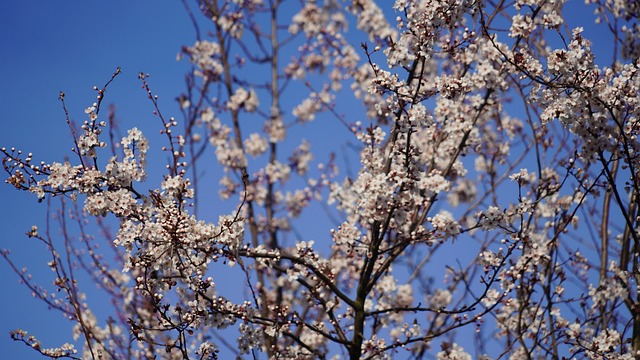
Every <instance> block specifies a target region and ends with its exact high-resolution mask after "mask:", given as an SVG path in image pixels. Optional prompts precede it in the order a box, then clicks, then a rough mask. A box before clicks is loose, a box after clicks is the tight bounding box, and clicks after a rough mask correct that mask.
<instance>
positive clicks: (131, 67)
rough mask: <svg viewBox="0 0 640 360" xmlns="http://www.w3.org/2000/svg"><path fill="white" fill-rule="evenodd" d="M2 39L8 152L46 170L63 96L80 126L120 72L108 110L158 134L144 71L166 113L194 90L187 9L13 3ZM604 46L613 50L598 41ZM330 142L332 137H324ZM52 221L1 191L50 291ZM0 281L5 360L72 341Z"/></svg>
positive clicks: (1, 18)
mask: <svg viewBox="0 0 640 360" xmlns="http://www.w3.org/2000/svg"><path fill="white" fill-rule="evenodd" d="M571 15H572V16H574V17H575V18H578V17H579V16H578V14H571ZM592 34H597V32H594V33H592ZM587 37H589V34H588V33H587ZM0 39H1V45H2V49H3V53H4V54H5V55H4V56H2V57H0V65H1V67H0V69H1V70H0V72H1V74H2V81H3V84H2V85H3V86H0V105H1V106H0V119H1V120H0V121H1V123H2V124H3V129H2V131H0V146H5V147H12V146H14V147H16V148H19V149H22V150H23V151H25V152H33V153H34V155H35V157H34V158H35V159H37V160H38V161H39V160H44V161H47V162H49V161H61V160H62V159H63V156H64V155H65V154H66V155H70V154H71V152H70V147H71V142H70V138H69V131H68V127H67V125H66V124H65V121H64V120H65V118H64V113H63V111H62V108H61V104H60V102H59V101H58V94H59V91H61V90H62V91H64V92H65V94H66V101H67V106H68V108H69V110H70V111H71V117H72V119H76V120H77V121H81V120H83V119H84V116H85V115H84V113H83V110H84V109H85V108H86V107H87V106H89V105H90V104H91V103H92V102H93V101H94V99H95V93H94V92H93V91H92V87H93V85H97V86H102V85H103V84H104V83H105V82H106V81H107V80H108V79H109V77H110V76H111V74H112V73H113V71H114V70H115V69H116V67H118V66H120V67H121V68H122V71H123V73H122V75H120V76H119V77H118V79H117V81H115V82H114V83H113V84H112V85H111V86H110V87H109V89H108V92H107V98H106V100H105V104H106V105H108V104H110V103H115V104H116V106H117V108H118V117H119V118H120V119H121V120H122V121H123V123H124V125H123V127H130V126H138V127H141V128H146V129H157V125H158V123H157V120H156V119H155V118H154V117H153V116H152V114H151V110H152V109H151V107H150V103H149V102H148V101H147V100H146V94H145V93H144V91H143V90H141V89H140V82H139V81H138V79H137V74H138V72H139V71H144V72H146V73H150V74H151V78H150V82H151V84H152V86H153V90H154V92H155V93H157V94H159V95H160V97H161V100H162V101H164V103H163V108H164V109H166V110H168V112H169V113H171V112H173V115H177V114H178V111H177V108H176V107H175V105H174V103H175V102H174V101H173V99H174V97H175V96H177V95H178V94H179V93H180V92H181V91H183V89H184V81H183V79H184V73H185V71H186V69H187V66H186V64H185V63H179V62H177V61H176V54H177V53H178V52H179V50H180V47H181V46H182V45H189V44H191V43H192V42H193V41H194V39H195V33H194V30H193V27H192V25H191V22H190V20H189V18H188V16H187V13H186V12H185V11H184V8H183V5H182V2H180V1H168V0H164V1H154V2H151V1H140V0H138V1H123V0H111V1H100V2H98V1H87V0H84V1H80V0H67V1H51V0H49V1H44V0H37V1H4V2H0ZM596 45H598V46H602V45H608V44H606V43H605V42H604V41H602V42H600V43H598V41H597V40H596ZM104 110H106V109H103V111H104ZM336 126H338V125H336ZM340 131H342V129H340ZM326 134H328V132H327V131H326V130H325V132H322V133H320V135H318V136H326ZM312 149H313V147H312ZM316 149H317V147H316ZM325 150H326V149H325ZM320 160H322V159H320ZM353 165H355V164H353ZM1 178H2V179H3V180H4V178H5V176H1ZM45 214H46V206H45V204H44V203H43V204H38V203H37V201H36V199H35V197H34V196H33V195H31V194H27V193H22V192H18V191H15V190H14V189H12V188H11V187H10V186H9V185H6V184H0V225H2V231H1V232H0V248H10V249H12V251H13V254H14V255H13V258H14V259H15V260H16V262H17V263H18V264H20V265H24V266H26V267H28V268H29V270H30V272H32V273H33V274H34V276H35V278H36V279H40V282H41V283H42V284H43V285H49V284H50V279H51V275H52V274H51V272H50V271H49V270H48V268H47V267H46V261H48V260H49V258H48V254H47V252H46V251H45V250H44V249H43V247H42V245H41V244H40V243H37V242H36V241H35V240H33V239H28V238H27V237H26V236H25V235H24V233H25V232H27V231H28V230H29V229H30V228H31V226H32V225H34V224H37V225H39V226H40V227H41V228H43V227H44V219H45ZM308 224H309V225H310V228H315V227H318V226H319V224H318V223H317V222H309V223H308ZM53 229H54V231H55V226H54V228H53ZM305 230H306V231H309V228H306V227H305ZM54 234H55V233H54ZM318 236H320V235H318ZM0 274H1V275H2V276H0V286H1V287H2V289H3V292H2V293H3V294H4V295H3V296H0V349H1V350H0V351H2V355H1V357H2V358H7V359H32V358H33V359H36V358H39V357H38V356H36V353H35V352H33V351H32V350H30V349H27V348H26V347H25V346H23V345H21V344H19V343H14V342H13V341H11V340H10V339H9V331H10V330H12V329H15V328H23V329H26V330H29V331H30V332H31V333H33V334H34V335H36V336H37V337H39V338H40V339H41V340H43V346H44V347H53V346H57V345H60V344H62V343H64V342H66V341H68V340H69V335H70V330H69V324H70V323H68V322H66V321H65V320H64V319H61V317H60V315H59V314H58V313H55V312H52V311H48V310H47V308H46V306H44V305H43V304H42V303H40V302H39V301H36V300H34V299H33V298H32V297H31V296H30V292H29V291H28V290H27V289H26V288H25V287H24V286H21V285H20V284H18V282H17V277H16V276H15V275H14V274H13V273H12V271H11V269H10V268H9V266H8V265H7V264H6V262H4V261H0Z"/></svg>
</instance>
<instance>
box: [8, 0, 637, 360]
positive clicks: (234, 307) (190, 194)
mask: <svg viewBox="0 0 640 360" xmlns="http://www.w3.org/2000/svg"><path fill="white" fill-rule="evenodd" d="M568 6H569V5H565V4H564V2H563V1H559V0H516V1H515V2H504V1H488V0H476V1H474V0H429V1H427V0H421V1H419V0H416V1H411V0H396V1H395V3H394V4H392V6H391V4H386V3H383V2H380V3H379V4H378V3H376V2H374V1H371V0H353V1H339V0H326V1H325V0H323V1H312V0H309V1H300V2H291V1H280V0H268V1H267V0H233V1H223V0H201V1H199V2H197V3H196V4H194V6H192V8H193V9H194V10H195V9H196V8H197V9H198V10H199V11H193V13H190V15H191V16H192V17H193V22H194V26H195V27H196V30H197V34H198V38H197V40H196V41H195V43H194V44H193V45H191V46H185V47H184V48H183V49H182V51H181V53H180V55H179V57H180V59H181V60H182V61H188V62H189V63H190V64H191V66H192V71H191V72H189V73H188V74H187V84H188V86H187V89H186V90H185V92H184V93H182V94H179V96H178V98H177V101H178V102H179V104H180V108H181V109H182V113H181V114H177V115H176V116H174V117H169V116H167V115H165V114H164V112H163V111H162V107H163V104H162V103H161V102H160V101H159V100H158V97H157V96H156V95H155V94H154V93H153V92H152V87H151V86H152V85H151V83H152V82H151V81H150V80H149V75H147V74H143V73H141V74H140V75H139V78H140V81H141V83H142V86H143V88H144V89H145V91H146V92H147V95H148V98H149V101H150V105H151V106H153V109H154V114H155V115H156V116H157V119H158V120H157V121H158V122H157V124H158V128H159V131H160V135H161V136H162V139H163V140H162V141H163V142H164V144H163V145H158V144H157V143H153V144H152V143H151V142H150V141H149V140H148V138H147V137H145V135H144V134H143V133H142V132H141V131H140V130H139V129H137V128H131V129H130V130H128V131H127V132H126V134H124V136H123V137H122V139H117V138H116V137H115V134H116V132H115V131H114V127H113V123H114V118H115V115H114V113H113V111H111V112H108V114H106V115H105V112H107V110H104V109H103V108H104V105H103V100H104V99H105V91H106V89H107V88H108V86H109V84H110V83H111V82H112V81H117V77H118V75H119V73H120V69H118V70H116V72H115V73H114V74H113V76H112V78H111V79H110V80H109V81H108V82H107V83H106V85H105V86H104V87H96V88H95V89H94V90H95V91H96V92H97V101H96V103H94V104H92V105H90V106H89V107H88V108H87V109H86V111H85V113H86V116H87V118H86V120H85V121H84V123H83V124H82V125H81V127H79V128H76V127H75V126H74V124H73V122H72V121H71V119H70V116H69V115H68V112H67V109H66V105H65V96H64V93H60V100H61V101H62V104H63V107H64V111H65V113H66V114H67V116H66V120H67V123H68V124H69V127H70V129H71V138H72V141H73V143H74V145H73V146H74V150H73V151H74V156H73V157H71V158H69V159H68V160H67V161H63V162H61V161H54V162H50V163H49V162H36V161H34V160H33V159H34V158H35V156H36V155H32V154H31V153H28V154H25V153H23V152H21V151H18V150H16V149H6V148H3V149H2V153H3V154H4V158H3V166H4V169H5V170H6V172H7V173H8V178H7V183H9V184H10V185H12V186H14V187H15V188H17V189H19V190H24V191H29V192H31V193H33V194H34V196H37V197H38V198H39V199H40V200H46V201H51V200H52V199H56V200H57V199H60V201H59V206H60V207H63V208H65V209H67V210H69V209H71V210H70V211H67V212H64V213H62V214H61V218H62V219H64V218H68V220H69V221H68V222H65V221H60V226H62V228H63V229H65V231H62V235H60V237H56V236H49V235H48V234H49V233H47V234H42V233H41V232H39V230H38V227H37V226H34V227H33V228H32V229H31V230H30V231H29V232H28V233H27V235H28V236H29V237H33V238H36V239H38V240H40V241H41V242H42V243H43V244H44V245H45V246H46V247H47V248H48V249H49V250H50V254H51V259H50V261H49V263H48V265H49V267H50V268H51V270H52V271H53V274H54V286H55V290H57V291H56V292H58V294H63V296H60V295H58V296H57V297H52V296H50V292H51V291H50V290H47V288H46V287H41V286H39V285H38V284H35V283H34V282H33V281H32V280H31V279H30V278H29V277H28V276H27V275H26V274H25V273H24V272H22V271H20V270H18V269H19V266H18V265H17V264H15V262H14V260H12V258H11V257H10V254H9V252H8V251H6V250H5V251H3V252H2V255H3V257H4V258H5V259H6V260H7V261H8V262H9V264H10V265H11V266H13V268H14V269H16V272H17V273H18V275H19V276H20V277H21V278H22V280H23V281H24V282H25V285H27V286H29V287H30V288H31V289H32V290H34V291H35V293H36V296H38V297H39V298H40V299H41V300H42V301H44V302H45V303H47V304H48V305H49V306H50V307H51V308H52V309H54V310H57V311H60V312H61V313H63V314H64V315H65V316H66V317H68V318H69V319H70V320H72V321H73V322H74V334H73V336H74V337H75V338H77V339H78V338H79V339H81V341H78V342H77V343H76V344H77V345H79V344H81V349H77V348H76V346H74V345H71V344H65V345H63V346H61V347H58V348H46V347H44V346H42V345H41V344H40V342H39V341H38V340H37V339H36V338H35V337H33V336H31V335H30V334H28V333H27V332H26V331H24V330H16V331H14V332H12V333H11V336H12V337H13V339H14V340H16V341H19V342H24V343H26V344H27V345H29V346H31V347H33V349H34V351H37V352H39V353H41V354H42V355H44V356H48V357H52V358H61V357H68V358H85V359H86V358H91V359H97V358H101V359H131V358H136V359H145V358H149V359H150V358H167V359H213V358H218V357H221V358H222V357H223V355H221V354H223V353H225V354H235V355H237V356H240V357H242V356H245V354H250V355H251V356H252V357H254V358H281V359H290V358H291V359H327V358H333V359H341V358H350V359H360V358H365V359H387V358H416V359H420V358H433V357H434V356H435V358H437V359H471V358H472V357H473V358H487V359H488V358H510V359H533V358H549V359H560V358H591V359H603V358H606V359H638V358H640V299H639V298H638V286H639V284H638V280H639V278H640V268H639V265H638V261H639V252H640V232H639V230H638V226H639V222H640V213H639V211H640V207H639V204H640V203H639V200H638V199H639V195H640V180H639V179H638V177H639V176H640V162H639V151H640V142H639V141H638V133H639V132H640V123H639V122H638V121H639V116H640V97H639V94H638V89H639V86H640V74H639V68H638V67H639V65H640V63H639V59H638V58H639V56H640V38H639V37H638V36H637V34H638V33H639V32H640V25H639V24H640V18H639V17H640V5H639V3H638V2H637V1H612V0H588V1H587V4H586V5H585V6H586V7H587V8H588V9H589V10H588V13H594V14H595V15H594V17H593V18H591V19H581V21H584V23H582V24H569V23H568V22H567V19H565V17H564V16H563V14H565V13H567V12H569V11H571V10H570V9H568ZM571 6H577V5H575V4H574V5H571ZM387 7H388V8H387ZM198 12H200V13H202V15H203V16H201V15H196V13H198ZM585 13H587V12H585ZM594 21H595V22H600V23H602V24H601V25H599V26H601V28H602V29H605V30H604V31H607V32H608V33H609V35H610V38H611V41H612V44H615V46H614V47H613V50H611V51H609V52H604V53H602V54H598V53H596V52H595V51H593V50H592V48H591V42H590V41H589V39H587V38H586V37H585V36H584V35H583V28H582V27H575V26H573V25H581V26H595V25H593V24H594ZM205 27H206V29H205ZM349 27H352V28H355V29H351V32H349V33H347V30H348V28H349ZM205 30H206V31H205ZM359 37H360V38H361V40H362V42H360V41H358V40H357V39H359ZM354 108H355V109H357V111H354ZM314 121H315V122H317V121H322V122H323V126H327V127H329V126H330V127H331V128H332V132H334V133H336V134H338V133H340V134H341V135H336V136H339V137H341V136H343V137H341V138H344V139H347V141H348V142H349V144H350V147H349V149H350V150H340V149H341V147H340V146H339V144H338V145H336V143H335V142H332V140H333V139H322V138H315V139H313V134H306V133H305V129H306V128H308V127H309V126H310V124H309V123H310V122H314ZM324 136H326V135H324ZM306 137H310V138H311V140H309V141H307V140H305V138H306ZM314 140H315V141H314ZM326 144H329V146H330V147H334V150H335V151H334V152H332V153H331V154H329V153H326V154H325V155H323V157H320V156H315V157H314V153H313V152H312V150H311V149H312V148H313V147H318V148H323V147H324V146H327V145H326ZM151 145H153V146H151ZM154 146H155V147H157V148H160V147H161V148H162V150H163V151H164V152H165V153H164V154H165V157H164V159H166V162H164V163H159V161H149V163H147V159H148V158H150V157H149V156H150V155H149V154H150V152H151V151H152V150H153V147H154ZM342 149H344V147H342ZM341 152H344V154H342V153H341ZM316 154H318V153H316ZM338 155H339V156H338ZM341 158H346V159H351V160H352V161H351V162H349V161H345V165H344V166H342V163H341V161H340V159H341ZM212 162H217V164H218V165H217V166H218V168H219V169H220V176H219V178H218V179H217V180H218V181H219V184H218V185H215V183H213V184H212V183H211V182H204V181H202V173H201V169H204V168H207V167H209V168H211V167H212V166H214V165H211V163H212ZM354 163H357V165H353V164H354ZM165 165H166V166H165ZM147 168H149V170H148V169H147ZM151 169H153V171H152V170H151ZM216 169H217V168H216ZM158 174H160V175H158ZM152 175H153V176H159V177H158V178H155V179H152V178H151V177H152ZM147 178H149V179H147ZM155 184H157V187H156V185H155ZM211 192H214V193H215V192H218V194H219V198H220V200H219V203H220V204H223V203H226V204H231V208H232V210H231V211H229V212H228V214H226V215H222V216H220V218H219V220H218V221H217V222H215V221H213V222H212V221H210V220H209V219H207V215H205V214H203V212H202V211H201V210H200V211H199V209H202V208H203V206H204V205H203V203H202V202H203V199H204V198H205V196H206V194H210V193H211ZM69 214H71V215H69ZM89 219H93V220H92V221H93V225H92V226H86V225H85V224H86V221H88V220H89ZM310 219H323V220H313V221H318V222H319V223H320V224H323V225H325V224H326V225H327V228H326V229H325V230H324V231H320V232H316V233H313V234H308V233H306V232H305V231H302V230H301V231H298V230H297V229H298V228H297V227H298V226H306V225H305V224H308V223H309V222H310V221H312V220H310ZM72 221H76V223H77V228H78V229H80V230H79V231H80V232H81V236H79V240H78V239H76V238H75V237H72V236H70V235H68V234H69V231H66V229H67V227H69V228H70V227H71V225H70V223H71V222H72ZM331 224H333V225H331ZM111 225H113V226H114V231H113V232H111V231H110V230H109V229H110V226H111ZM91 231H95V233H100V234H102V235H100V236H89V235H90V232H91ZM99 243H103V244H104V243H106V244H107V245H109V246H107V247H106V248H105V247H102V248H100V249H98V244H99ZM103 248H105V249H104V250H102V249H103ZM111 254H115V256H116V258H117V259H118V263H117V264H114V263H113V261H111V260H106V259H107V257H106V256H107V255H108V256H109V258H110V256H111ZM79 270H84V271H85V272H86V276H89V277H90V278H92V279H94V282H96V283H99V284H100V285H101V287H102V289H103V291H104V292H105V293H106V294H107V295H108V297H109V298H110V301H111V302H112V303H113V304H114V305H115V306H116V307H117V308H118V309H119V311H118V312H117V313H113V314H110V315H109V316H107V317H105V318H101V317H100V316H98V315H97V313H95V312H94V311H92V308H91V307H90V306H88V303H87V300H86V296H85V293H87V292H89V291H90V290H89V288H83V287H82V286H83V284H84V286H92V284H89V285H87V283H86V282H82V281H80V280H79V275H78V273H79ZM226 277H233V278H234V279H237V282H241V283H242V286H236V287H234V286H224V287H223V286H216V284H219V283H220V281H221V280H223V279H224V278H226ZM36 335H37V334H36Z"/></svg>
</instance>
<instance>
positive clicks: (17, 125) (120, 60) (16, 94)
mask: <svg viewBox="0 0 640 360" xmlns="http://www.w3.org/2000/svg"><path fill="white" fill-rule="evenodd" d="M194 38H195V36H194V30H193V27H192V25H191V22H190V20H189V18H188V16H187V13H186V12H185V11H184V7H183V5H182V2H180V1H154V2H151V1H123V0H115V1H78V0H69V1H3V2H0V39H1V44H2V52H3V54H4V55H3V56H2V57H0V65H1V66H0V69H1V70H0V72H1V74H2V86H0V105H1V106H0V119H1V120H0V121H1V123H2V124H3V129H2V131H0V146H5V147H12V146H14V147H16V148H19V149H23V150H24V151H25V152H33V153H34V155H35V159H37V160H38V161H39V160H44V161H54V160H55V161H61V160H63V157H64V155H70V154H71V153H70V147H71V142H70V138H69V131H68V127H67V125H66V123H65V117H64V112H63V111H62V108H61V104H60V102H59V101H58V94H59V91H61V90H62V91H64V92H65V94H66V101H67V106H68V108H69V110H70V112H71V117H72V119H75V120H76V121H82V120H84V114H83V109H84V108H86V107H87V106H89V105H90V104H91V103H92V102H93V101H94V99H95V93H94V92H93V91H92V87H93V85H98V86H102V85H103V84H104V83H105V82H106V81H107V80H108V79H109V77H110V76H111V74H112V73H113V71H114V70H115V69H116V67H117V66H120V67H121V68H122V71H123V73H122V75H120V76H119V77H118V79H117V81H116V82H114V83H113V84H112V85H111V86H110V88H109V90H108V92H107V99H106V100H105V103H106V105H108V104H109V103H115V104H116V105H117V107H118V116H119V117H120V118H121V119H122V120H123V121H124V122H125V123H126V126H143V127H144V125H143V124H144V123H151V122H153V123H152V125H153V126H155V125H157V123H156V122H155V119H153V117H152V114H151V107H150V103H149V102H148V101H147V100H146V94H145V93H144V91H143V90H142V89H140V82H139V81H138V80H137V74H138V72H139V71H144V72H148V73H150V74H151V75H152V77H151V79H150V82H151V83H152V86H153V89H154V91H155V92H157V93H158V94H165V95H166V99H164V100H165V103H164V106H165V108H166V109H168V110H170V111H175V106H174V103H175V102H174V101H173V98H174V97H175V96H177V95H178V94H179V93H180V91H182V90H183V89H184V81H183V79H184V72H185V70H186V64H184V63H179V62H177V61H176V54H177V53H178V52H179V50H180V47H181V46H182V45H187V44H189V43H190V42H192V41H193V40H194ZM105 110H106V109H105ZM140 123H143V124H140ZM131 124H133V125H131ZM5 178H6V176H4V175H3V176H2V179H3V182H4V179H5ZM45 214H46V206H45V204H44V203H42V204H38V203H37V202H36V199H35V198H34V197H33V195H31V194H27V193H22V192H18V191H15V190H14V189H13V188H11V187H10V186H9V185H6V184H1V185H0V225H1V226H2V231H1V232H0V248H11V249H12V252H13V258H14V259H15V260H16V262H17V263H18V264H20V265H24V266H26V267H28V268H29V270H30V272H32V273H34V277H35V278H36V279H40V280H41V281H40V282H41V283H42V284H43V285H47V286H48V285H50V281H51V279H52V278H51V276H52V273H51V272H50V271H49V270H48V269H46V261H48V259H49V258H48V254H47V252H46V251H44V249H43V246H42V244H40V243H36V242H35V241H34V240H33V239H28V238H27V237H26V236H24V233H25V232H26V231H28V230H29V229H30V227H31V225H34V224H38V225H39V226H40V227H41V228H43V227H44V219H45ZM54 231H55V230H54ZM54 234H55V232H54ZM0 274H1V275H2V276H0V287H1V288H2V289H3V290H2V294H3V295H2V296H1V297H0V349H2V350H1V351H2V355H1V356H0V357H2V358H5V359H35V358H40V357H38V356H36V353H35V352H34V351H32V350H30V349H28V348H26V347H25V346H24V345H21V344H19V343H15V342H13V341H11V340H10V338H9V331H10V330H12V329H15V328H23V329H26V330H29V331H30V332H31V333H33V334H34V335H36V336H37V337H39V338H41V340H43V346H44V347H53V346H58V345H60V344H62V343H64V342H65V341H68V340H69V335H70V331H69V324H70V323H69V322H67V321H65V320H64V319H62V318H61V316H60V315H59V314H58V313H55V312H53V311H48V310H47V308H46V306H44V305H43V304H42V303H40V302H38V301H35V300H34V299H33V298H32V297H31V295H30V292H29V290H27V289H26V288H25V287H24V286H21V285H19V284H18V281H17V277H16V276H15V275H14V274H13V273H12V271H11V270H10V268H9V266H8V265H7V264H6V262H5V261H0Z"/></svg>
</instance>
